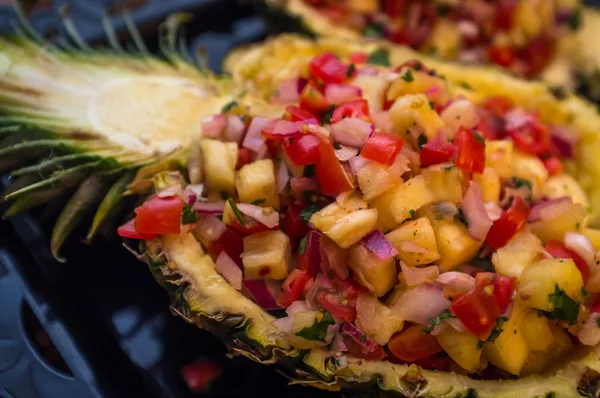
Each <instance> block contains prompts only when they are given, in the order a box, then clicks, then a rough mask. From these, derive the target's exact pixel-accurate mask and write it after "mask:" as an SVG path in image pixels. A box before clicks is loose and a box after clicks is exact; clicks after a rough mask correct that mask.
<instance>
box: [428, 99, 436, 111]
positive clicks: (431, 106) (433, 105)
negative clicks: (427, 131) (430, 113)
mask: <svg viewBox="0 0 600 398" xmlns="http://www.w3.org/2000/svg"><path fill="white" fill-rule="evenodd" d="M429 107H430V108H431V110H434V109H435V104H434V103H433V101H429Z"/></svg>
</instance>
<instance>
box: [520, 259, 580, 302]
mask: <svg viewBox="0 0 600 398" xmlns="http://www.w3.org/2000/svg"><path fill="white" fill-rule="evenodd" d="M519 282H520V286H519V295H520V297H521V298H522V299H523V300H524V301H525V302H526V303H527V304H528V305H530V306H531V307H533V308H537V309H539V310H542V311H553V310H554V303H553V302H552V301H551V300H549V298H548V296H549V295H550V294H553V293H554V292H555V287H556V286H557V285H558V287H559V288H560V289H562V290H563V291H564V292H565V293H566V294H567V295H568V296H569V297H571V298H572V299H574V300H578V299H579V297H580V296H581V289H582V288H583V279H582V278H581V272H579V270H578V269H577V266H576V265H575V263H574V262H573V260H571V259H570V258H566V259H545V260H541V261H538V262H537V263H535V264H533V265H531V266H530V267H528V268H525V270H523V273H522V274H521V278H520V281H519Z"/></svg>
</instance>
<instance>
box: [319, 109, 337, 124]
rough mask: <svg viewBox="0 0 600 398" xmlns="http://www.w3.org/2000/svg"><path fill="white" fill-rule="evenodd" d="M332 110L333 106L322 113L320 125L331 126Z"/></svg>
mask: <svg viewBox="0 0 600 398" xmlns="http://www.w3.org/2000/svg"><path fill="white" fill-rule="evenodd" d="M334 110H335V106H332V107H331V108H329V110H328V111H325V112H323V114H322V115H321V124H331V117H332V116H333V111H334Z"/></svg>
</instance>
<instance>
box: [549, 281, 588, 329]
mask: <svg viewBox="0 0 600 398" xmlns="http://www.w3.org/2000/svg"><path fill="white" fill-rule="evenodd" d="M548 302H549V303H551V304H552V305H553V306H554V310H553V311H552V312H546V316H547V317H548V318H550V319H558V320H561V321H567V322H569V324H571V325H574V324H575V323H577V317H578V316H579V307H580V306H579V303H578V302H577V301H575V300H573V299H572V298H571V297H569V296H568V295H567V293H565V291H564V290H562V289H561V288H560V287H559V286H558V284H556V286H555V287H554V293H551V294H549V295H548Z"/></svg>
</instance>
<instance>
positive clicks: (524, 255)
mask: <svg viewBox="0 0 600 398" xmlns="http://www.w3.org/2000/svg"><path fill="white" fill-rule="evenodd" d="M542 249H543V247H542V242H541V241H540V240H539V239H538V238H537V236H535V235H534V234H532V233H531V232H530V231H529V229H527V228H523V229H521V230H520V231H519V232H517V233H516V234H515V236H513V237H512V238H511V239H510V240H509V241H508V243H507V244H506V245H505V246H503V247H501V248H500V249H498V250H496V252H495V253H494V254H493V255H492V263H493V264H494V268H495V269H496V272H497V273H499V274H500V275H504V276H516V277H517V278H518V277H519V276H521V272H523V270H524V269H525V268H527V267H529V266H530V265H531V264H534V263H535V262H537V261H538V260H539V259H540V258H541V257H542V255H541V253H542Z"/></svg>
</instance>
